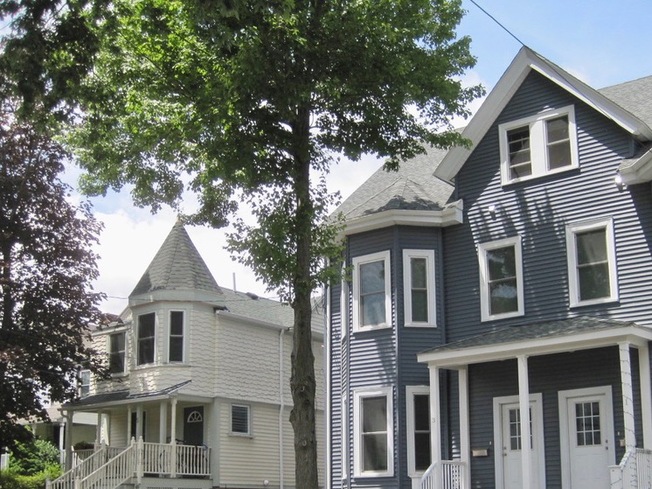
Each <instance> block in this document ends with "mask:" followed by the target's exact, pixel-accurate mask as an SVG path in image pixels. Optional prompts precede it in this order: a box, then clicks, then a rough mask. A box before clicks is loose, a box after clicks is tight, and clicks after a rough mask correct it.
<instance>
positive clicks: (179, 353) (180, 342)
mask: <svg viewBox="0 0 652 489" xmlns="http://www.w3.org/2000/svg"><path fill="white" fill-rule="evenodd" d="M184 329H185V328H184V314H183V311H170V338H169V340H170V344H169V348H168V361H169V362H183V353H184V352H183V349H184V348H183V347H184Z"/></svg>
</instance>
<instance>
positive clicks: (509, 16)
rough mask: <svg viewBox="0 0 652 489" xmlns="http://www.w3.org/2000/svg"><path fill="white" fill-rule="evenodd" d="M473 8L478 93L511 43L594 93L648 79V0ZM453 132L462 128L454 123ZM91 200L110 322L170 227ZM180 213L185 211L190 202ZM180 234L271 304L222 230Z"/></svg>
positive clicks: (351, 178)
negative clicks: (99, 227)
mask: <svg viewBox="0 0 652 489" xmlns="http://www.w3.org/2000/svg"><path fill="white" fill-rule="evenodd" d="M474 2H475V3H474ZM474 2H472V1H470V0H463V7H464V9H465V10H466V11H467V14H466V15H465V17H464V19H463V20H462V22H461V23H460V25H459V26H458V29H457V33H458V35H459V36H470V37H471V39H472V43H471V52H472V53H473V55H474V56H475V57H476V59H477V63H476V66H475V67H474V68H473V69H472V70H469V71H468V72H467V73H466V74H465V76H464V77H463V78H462V81H463V83H465V84H468V85H475V84H482V85H483V86H484V87H485V89H486V91H487V93H488V92H489V91H490V90H491V89H492V88H493V86H494V85H495V84H496V82H497V81H498V80H499V78H500V76H501V75H502V74H503V72H504V71H505V70H506V69H507V67H508V66H509V63H510V62H511V61H512V59H513V58H514V56H516V54H517V52H518V50H519V49H520V47H521V43H523V44H525V45H527V46H528V47H530V48H532V49H534V50H535V51H537V52H538V53H539V54H541V55H543V56H545V57H546V58H548V59H549V60H550V61H552V62H554V63H556V64H557V65H559V66H561V67H562V68H564V69H566V70H567V71H569V72H570V73H572V74H573V75H575V76H577V77H578V78H580V79H581V80H583V81H584V82H586V83H588V84H589V85H591V86H593V87H594V88H602V87H605V86H610V85H615V84H618V83H622V82H625V81H629V80H634V79H637V78H641V77H643V76H647V75H652V55H651V54H650V53H651V52H652V50H651V49H650V48H652V29H651V28H650V27H649V23H650V19H652V0H619V1H614V0H609V1H607V0H474ZM478 5H479V6H480V7H482V9H484V10H485V11H487V12H488V13H489V14H490V15H491V16H492V17H494V18H495V19H496V20H497V21H498V22H500V23H501V24H502V25H503V26H504V27H505V28H506V29H508V30H509V31H510V32H511V34H509V33H508V32H506V30H504V29H503V28H502V27H500V26H499V25H498V24H497V23H496V22H495V21H494V20H492V19H491V18H490V17H489V16H488V15H487V14H485V13H484V12H483V11H482V10H481V9H480V8H479V7H478ZM481 102H482V100H477V101H475V102H474V103H473V104H472V105H471V106H470V109H471V110H472V111H475V110H477V108H478V107H479V106H480V104H481ZM456 125H458V126H459V125H464V122H463V121H456ZM381 165H382V162H381V161H378V160H376V159H375V158H373V157H371V156H368V157H365V158H363V159H362V160H361V161H358V162H348V161H342V162H341V163H339V164H338V165H337V166H335V167H334V168H333V169H332V170H331V173H330V174H329V175H328V180H327V182H328V186H329V189H330V190H332V191H335V190H337V191H339V192H340V194H341V197H342V199H344V198H346V197H347V196H348V195H350V194H351V193H352V192H353V191H354V190H355V189H356V188H357V187H358V186H360V185H361V184H362V183H363V182H364V181H365V180H366V179H367V178H369V176H371V174H372V173H373V172H374V171H376V170H377V169H378V168H380V166H381ZM77 176H78V172H77V171H75V170H70V171H69V172H68V173H67V175H66V180H67V181H68V182H69V183H71V184H72V185H73V187H74V186H75V181H76V177H77ZM91 202H92V204H93V206H94V209H95V211H94V212H95V215H96V217H97V218H98V219H99V220H100V221H102V222H103V223H104V230H103V232H102V234H101V235H100V245H99V246H98V247H97V248H96V251H97V253H98V255H99V256H100V259H99V261H98V266H99V271H100V277H99V279H98V280H97V281H96V282H95V283H94V289H95V290H96V291H101V292H104V293H105V294H106V295H107V299H106V300H105V301H104V302H103V303H102V304H101V308H102V310H103V311H105V312H111V313H115V314H119V313H121V312H122V311H123V309H124V308H125V307H126V306H127V297H128V296H129V294H130V293H131V291H132V290H133V288H134V287H135V286H136V283H137V282H138V280H139V279H140V277H141V276H142V274H143V273H144V272H145V270H146V269H147V266H148V264H149V263H150V261H151V260H152V258H154V255H155V254H156V252H157V251H158V249H159V247H160V246H161V244H162V243H163V241H164V240H165V237H166V236H167V234H168V233H169V231H170V229H171V228H172V226H173V225H174V223H175V221H176V212H175V211H173V210H170V209H165V208H164V209H162V210H161V211H159V212H158V213H157V214H156V215H152V214H151V213H150V212H149V210H147V209H138V208H136V207H134V206H133V205H132V203H131V197H130V195H129V193H128V192H126V191H123V192H120V193H112V194H109V195H108V196H107V197H103V198H93V199H91ZM186 205H187V206H192V202H189V203H187V204H186ZM187 231H188V233H189V234H190V237H191V238H192V240H193V242H194V243H195V246H196V247H197V249H198V250H199V253H200V254H201V255H202V257H203V258H204V260H205V262H206V264H207V265H208V267H209V269H210V270H211V272H212V274H213V276H214V277H215V279H216V281H217V283H218V284H219V285H221V286H223V287H226V288H229V289H234V288H235V289H237V290H239V291H242V292H254V293H256V294H258V295H260V296H263V297H270V298H274V297H275V294H274V292H273V291H271V292H270V291H267V290H266V287H265V285H264V284H263V283H262V282H260V281H257V280H256V278H255V276H254V274H253V272H252V271H251V270H249V269H247V268H245V267H244V266H242V265H240V264H238V263H237V262H236V261H235V260H234V259H233V258H232V257H231V256H229V254H228V253H227V252H226V251H225V250H224V244H225V231H224V230H215V229H209V228H205V227H191V226H188V227H187Z"/></svg>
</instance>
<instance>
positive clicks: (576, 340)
mask: <svg viewBox="0 0 652 489" xmlns="http://www.w3.org/2000/svg"><path fill="white" fill-rule="evenodd" d="M648 341H652V330H645V329H643V328H634V327H626V328H618V329H612V330H606V331H598V332H586V333H581V334H577V335H570V336H558V337H555V338H544V339H535V340H528V341H521V342H509V343H501V344H499V345H487V346H480V347H476V348H468V349H463V350H446V351H442V352H423V353H419V354H418V355H417V360H418V361H419V362H420V363H428V364H431V365H435V366H438V367H441V368H456V367H461V366H464V365H469V364H475V363H485V362H491V361H498V360H508V359H512V358H516V357H517V356H519V355H527V356H539V355H551V354H554V353H564V352H572V351H577V350H587V349H593V348H602V347H606V346H615V345H617V344H619V343H622V342H626V343H630V344H632V345H635V346H637V345H643V344H647V342H648Z"/></svg>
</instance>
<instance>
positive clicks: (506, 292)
mask: <svg viewBox="0 0 652 489" xmlns="http://www.w3.org/2000/svg"><path fill="white" fill-rule="evenodd" d="M489 298H490V301H489V309H490V311H489V312H490V314H503V313H507V312H514V311H518V288H517V286H516V279H510V280H505V281H501V282H494V283H490V284H489Z"/></svg>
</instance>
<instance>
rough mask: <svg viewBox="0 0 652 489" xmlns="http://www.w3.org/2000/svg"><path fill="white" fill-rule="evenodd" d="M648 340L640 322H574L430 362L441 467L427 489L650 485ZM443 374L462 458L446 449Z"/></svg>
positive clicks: (473, 341)
mask: <svg viewBox="0 0 652 489" xmlns="http://www.w3.org/2000/svg"><path fill="white" fill-rule="evenodd" d="M650 340H652V331H651V330H649V329H647V328H641V327H638V326H637V325H635V324H633V323H621V322H617V321H609V320H598V319H592V318H576V319H573V320H566V321H557V322H551V323H539V324H532V325H528V326H520V327H506V328H500V329H497V330H495V331H494V332H492V333H487V334H485V335H482V336H479V337H474V338H468V339H466V340H462V341H459V342H457V343H452V344H449V345H445V346H443V347H439V348H435V349H433V350H430V351H428V352H424V353H422V354H420V355H419V360H420V361H422V362H424V363H428V366H429V371H430V400H431V402H430V410H431V413H430V418H431V447H432V462H433V463H432V464H431V466H430V468H429V469H428V471H427V472H426V473H425V474H424V476H423V477H422V479H421V485H420V487H421V488H422V489H434V488H437V489H439V488H445V489H467V488H470V487H472V486H473V487H475V486H478V487H485V486H487V487H496V488H500V489H512V488H519V489H520V488H523V489H544V488H545V487H548V486H549V485H552V486H554V487H562V488H563V489H567V488H573V489H576V488H581V489H583V488H587V489H603V488H604V489H609V488H610V489H620V488H623V489H625V488H627V489H629V488H632V489H633V488H651V487H652V477H651V476H650V473H651V467H652V451H650V450H647V449H645V448H642V447H646V448H649V447H652V394H651V378H650V356H649V348H648V342H649V341H650ZM444 372H452V374H451V376H452V377H451V378H453V379H454V380H455V381H456V385H457V400H456V403H457V404H458V406H457V407H458V409H456V410H455V415H454V419H449V420H448V423H449V424H448V427H449V429H452V430H453V431H454V432H455V433H456V434H455V453H456V455H457V454H459V459H458V460H453V461H451V460H444V459H443V458H442V449H441V446H442V433H443V432H444V430H443V429H442V421H441V413H440V382H441V381H442V379H444V378H446V376H445V374H444ZM440 374H441V377H440ZM544 403H545V409H544ZM544 412H545V415H544ZM457 413H459V417H457ZM521 440H530V443H523V444H521ZM472 479H473V480H472Z"/></svg>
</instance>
